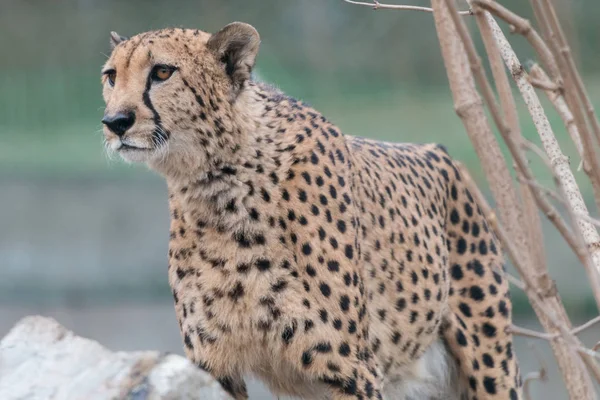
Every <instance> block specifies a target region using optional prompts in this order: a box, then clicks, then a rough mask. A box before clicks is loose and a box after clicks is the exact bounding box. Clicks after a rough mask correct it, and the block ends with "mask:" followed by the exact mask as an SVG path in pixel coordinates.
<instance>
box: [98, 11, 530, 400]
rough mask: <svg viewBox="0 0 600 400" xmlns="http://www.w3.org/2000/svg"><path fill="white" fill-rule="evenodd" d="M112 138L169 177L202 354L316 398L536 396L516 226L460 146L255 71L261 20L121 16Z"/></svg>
mask: <svg viewBox="0 0 600 400" xmlns="http://www.w3.org/2000/svg"><path fill="white" fill-rule="evenodd" d="M111 43H112V53H111V55H110V56H109V58H108V60H107V62H106V64H105V65H104V68H103V70H102V85H103V97H104V100H105V103H106V109H105V114H104V117H103V119H102V122H103V124H104V139H105V145H106V147H107V148H108V150H109V151H113V152H116V153H118V154H119V155H120V156H121V157H122V158H123V159H124V160H125V161H127V162H136V163H144V164H146V165H147V166H148V167H149V168H150V169H151V170H153V171H155V172H157V173H158V174H159V175H161V176H163V177H164V178H165V180H166V183H167V188H168V195H169V209H170V217H171V224H170V240H169V266H168V277H169V283H170V286H171V288H172V294H173V298H174V303H175V311H176V316H177V320H178V323H179V328H180V331H181V336H182V342H183V348H184V350H185V353H186V356H187V357H188V358H189V359H190V360H191V361H192V362H193V363H194V364H195V365H197V366H198V367H200V368H202V369H204V370H206V371H208V372H209V373H210V374H212V375H213V376H214V377H215V378H216V379H217V380H218V381H219V382H220V383H221V385H222V386H223V387H224V388H225V389H226V390H227V391H228V392H229V394H231V396H232V397H233V398H235V399H236V400H242V399H247V398H248V395H247V390H246V385H245V383H244V377H245V376H256V377H258V378H260V379H261V380H263V381H264V382H265V383H266V384H267V385H268V387H269V388H270V390H272V392H273V393H274V394H277V395H290V396H296V397H301V398H306V399H334V400H357V399H383V398H385V399H405V400H409V399H412V400H416V399H457V400H458V399H469V400H473V399H478V400H482V399H511V400H515V399H519V398H520V396H521V380H520V377H519V369H518V364H517V360H516V357H515V356H514V355H513V349H512V337H511V334H510V331H509V330H508V329H507V328H508V327H509V325H510V323H511V302H510V297H509V291H508V284H507V281H506V279H504V277H503V275H502V273H501V270H502V268H503V257H502V254H501V250H500V249H499V248H498V244H497V241H496V239H495V238H494V236H493V233H492V232H491V231H490V228H489V227H488V225H487V224H486V221H485V219H484V216H483V215H482V213H481V211H480V209H479V207H478V206H477V204H476V203H475V201H474V199H473V197H472V195H471V194H470V193H469V190H468V188H467V186H466V184H465V179H464V177H463V176H462V175H461V172H460V170H459V169H458V168H457V164H456V162H455V161H453V160H452V159H451V158H450V157H449V155H448V154H447V152H446V151H445V150H444V148H443V147H442V146H439V145H435V144H394V143H384V142H379V141H375V140H369V139H364V138H359V137H354V136H350V135H344V134H342V132H340V130H339V129H338V128H337V127H336V126H335V125H333V124H332V123H331V122H329V121H328V120H327V119H326V118H325V117H324V116H322V115H321V114H320V113H319V112H317V111H316V110H315V109H313V108H311V107H310V106H309V105H307V104H305V103H304V102H302V101H299V100H296V99H294V98H292V97H288V96H286V95H285V94H283V93H281V92H280V91H279V90H277V89H275V88H272V87H270V86H269V85H266V84H264V83H259V82H257V81H255V80H254V79H253V78H252V69H253V66H254V64H255V59H256V56H257V53H258V49H259V43H260V39H259V35H258V33H257V31H256V30H255V29H254V28H253V27H252V26H250V25H248V24H245V23H240V22H235V23H232V24H229V25H227V26H225V27H224V28H223V29H221V30H220V31H219V32H217V33H215V34H212V35H211V34H209V33H206V32H204V31H200V30H191V29H163V30H158V31H151V32H146V33H142V34H138V35H136V36H133V37H132V38H126V37H122V36H120V35H118V34H116V33H114V32H113V33H112V34H111Z"/></svg>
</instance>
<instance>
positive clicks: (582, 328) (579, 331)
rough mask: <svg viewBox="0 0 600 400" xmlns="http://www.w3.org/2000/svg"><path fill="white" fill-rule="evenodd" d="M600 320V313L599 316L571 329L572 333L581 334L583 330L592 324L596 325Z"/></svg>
mask: <svg viewBox="0 0 600 400" xmlns="http://www.w3.org/2000/svg"><path fill="white" fill-rule="evenodd" d="M599 322H600V315H599V316H597V317H596V318H594V319H591V320H589V321H588V322H586V323H585V324H583V325H581V326H578V327H577V328H575V329H573V330H572V331H571V333H572V334H573V335H579V334H580V333H581V332H583V331H585V330H586V329H588V328H591V327H592V326H594V325H596V324H597V323H599Z"/></svg>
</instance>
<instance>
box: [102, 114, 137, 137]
mask: <svg viewBox="0 0 600 400" xmlns="http://www.w3.org/2000/svg"><path fill="white" fill-rule="evenodd" d="M134 122H135V114H134V113H133V112H132V111H129V112H125V113H122V112H118V113H116V114H113V115H106V114H105V115H104V118H102V123H103V124H104V125H106V126H107V127H108V129H110V130H111V131H112V132H113V133H114V134H115V135H117V136H118V137H121V136H123V134H124V133H125V132H126V131H127V129H129V128H131V126H132V125H133V123H134Z"/></svg>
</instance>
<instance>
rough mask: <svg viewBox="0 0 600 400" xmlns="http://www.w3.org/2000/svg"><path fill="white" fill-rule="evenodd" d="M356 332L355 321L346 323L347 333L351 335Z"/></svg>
mask: <svg viewBox="0 0 600 400" xmlns="http://www.w3.org/2000/svg"><path fill="white" fill-rule="evenodd" d="M355 332H356V321H354V320H352V319H351V320H350V321H348V333H350V334H353V333H355Z"/></svg>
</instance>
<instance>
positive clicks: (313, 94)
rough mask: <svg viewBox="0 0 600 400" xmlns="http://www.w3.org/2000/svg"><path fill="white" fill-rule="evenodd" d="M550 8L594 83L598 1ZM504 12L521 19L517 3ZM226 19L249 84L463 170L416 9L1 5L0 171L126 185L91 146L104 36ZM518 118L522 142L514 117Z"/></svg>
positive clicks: (522, 46)
mask: <svg viewBox="0 0 600 400" xmlns="http://www.w3.org/2000/svg"><path fill="white" fill-rule="evenodd" d="M556 1H557V2H558V8H559V10H560V11H561V16H562V18H563V20H564V24H565V26H566V30H567V32H568V35H569V36H570V38H571V39H572V43H573V51H574V52H575V54H576V56H577V58H578V60H580V64H581V67H582V70H583V71H584V73H585V74H586V75H588V76H589V77H590V79H588V82H589V81H593V79H594V76H593V73H594V72H595V71H598V69H599V67H600V53H599V52H598V51H595V49H596V47H595V46H597V39H598V30H597V28H596V26H597V25H596V21H597V19H598V17H600V7H597V6H594V4H595V1H596V0H580V1H578V2H574V3H572V4H571V3H568V2H567V1H566V0H556ZM426 3H427V2H425V1H424V0H421V1H415V2H414V3H413V4H421V5H427V4H426ZM503 3H504V4H505V5H506V6H507V7H509V8H511V9H513V10H515V11H516V12H518V13H519V14H521V15H523V16H525V17H528V18H531V10H530V9H529V8H528V5H527V3H526V2H520V1H517V0H507V1H503ZM467 18H468V17H467ZM234 20H241V21H245V22H248V23H251V24H253V25H254V26H256V28H257V29H258V30H259V32H260V34H261V37H262V46H261V53H260V56H259V60H258V65H257V71H258V74H259V75H260V77H261V78H262V79H264V80H266V81H269V82H271V83H274V84H275V85H277V86H279V87H281V88H282V89H283V90H284V91H286V92H287V93H288V94H290V95H292V96H295V97H299V98H301V99H303V100H305V101H308V102H310V103H312V104H313V105H315V107H317V108H318V109H319V110H320V111H322V112H323V113H324V114H325V115H327V116H328V117H329V118H330V119H331V120H333V121H334V122H336V123H337V124H338V125H340V126H341V127H342V129H343V130H344V131H345V132H347V133H351V134H356V135H361V136H371V137H375V138H379V139H385V140H396V141H420V142H422V141H438V142H442V143H445V144H446V145H447V146H448V147H449V149H450V150H451V151H452V152H453V154H455V155H456V156H457V157H459V158H461V160H463V161H465V162H467V164H469V166H473V164H471V162H474V161H476V160H475V158H474V154H473V151H472V148H471V145H470V143H468V141H467V137H466V135H464V132H463V131H462V126H461V124H460V121H459V120H458V118H457V117H456V116H455V114H454V112H453V110H452V107H451V104H452V103H451V97H450V93H449V91H448V88H447V81H446V76H445V71H444V69H443V68H442V60H441V56H440V52H439V48H438V44H437V38H436V32H435V29H434V25H433V19H432V16H431V15H430V14H428V13H418V12H406V11H392V10H378V11H373V10H371V9H369V8H367V7H358V6H353V5H350V4H346V3H344V2H343V1H342V0H328V1H318V0H255V1H248V0H218V1H217V0H203V1H197V0H195V1H191V0H177V1H175V0H174V1H170V2H159V1H152V0H127V1H124V0H121V1H117V0H56V1H44V0H0V27H1V28H0V29H1V33H2V34H1V35H0V54H2V55H3V57H2V59H3V71H4V73H3V74H1V75H0V173H1V174H2V176H9V177H10V176H21V175H23V174H33V175H44V176H47V175H50V176H52V175H57V174H59V175H62V174H64V173H71V174H77V175H81V174H92V173H97V174H111V173H113V172H116V174H117V175H119V176H121V175H122V174H125V175H126V176H129V172H130V171H129V170H127V169H126V168H125V167H123V166H122V165H120V164H119V165H117V166H115V167H114V168H110V169H108V168H106V164H107V163H106V160H105V157H104V155H103V154H102V149H101V146H100V142H101V134H100V129H101V125H100V123H99V120H100V118H101V114H102V107H103V103H102V99H101V94H100V85H99V70H100V68H101V66H102V64H103V62H104V60H105V59H106V54H107V53H108V52H109V51H110V49H109V45H108V34H109V32H110V31H111V30H115V31H118V32H119V33H121V34H123V35H127V36H130V35H134V34H136V33H139V32H143V31H146V30H151V29H158V28H162V27H168V26H179V27H189V28H200V29H203V30H206V31H209V32H214V31H215V30H217V29H219V28H220V27H222V26H224V25H225V24H227V23H229V22H231V21H234ZM470 23H471V25H472V26H473V27H474V23H473V21H472V20H471V21H470ZM513 42H514V45H515V48H516V50H517V52H518V53H519V54H520V55H521V56H522V58H523V59H528V58H529V57H531V56H532V55H533V54H532V52H531V50H530V48H529V46H528V45H527V43H526V42H525V41H524V40H523V39H522V38H521V37H514V40H513ZM592 89H594V90H592V93H593V95H594V99H596V98H598V96H596V94H597V93H599V91H598V90H595V89H596V88H595V87H594V88H592ZM432 117H433V118H432ZM551 118H552V119H553V120H557V119H556V116H555V115H552V114H551ZM523 121H524V122H523V127H524V133H525V135H526V136H527V137H531V138H533V137H534V135H535V132H534V131H533V130H532V125H531V123H530V122H529V119H528V118H527V117H526V114H524V119H523ZM557 121H558V120H557ZM557 126H559V125H557ZM567 146H569V145H567ZM567 152H568V153H569V154H573V152H572V147H569V148H568V149H567Z"/></svg>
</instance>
